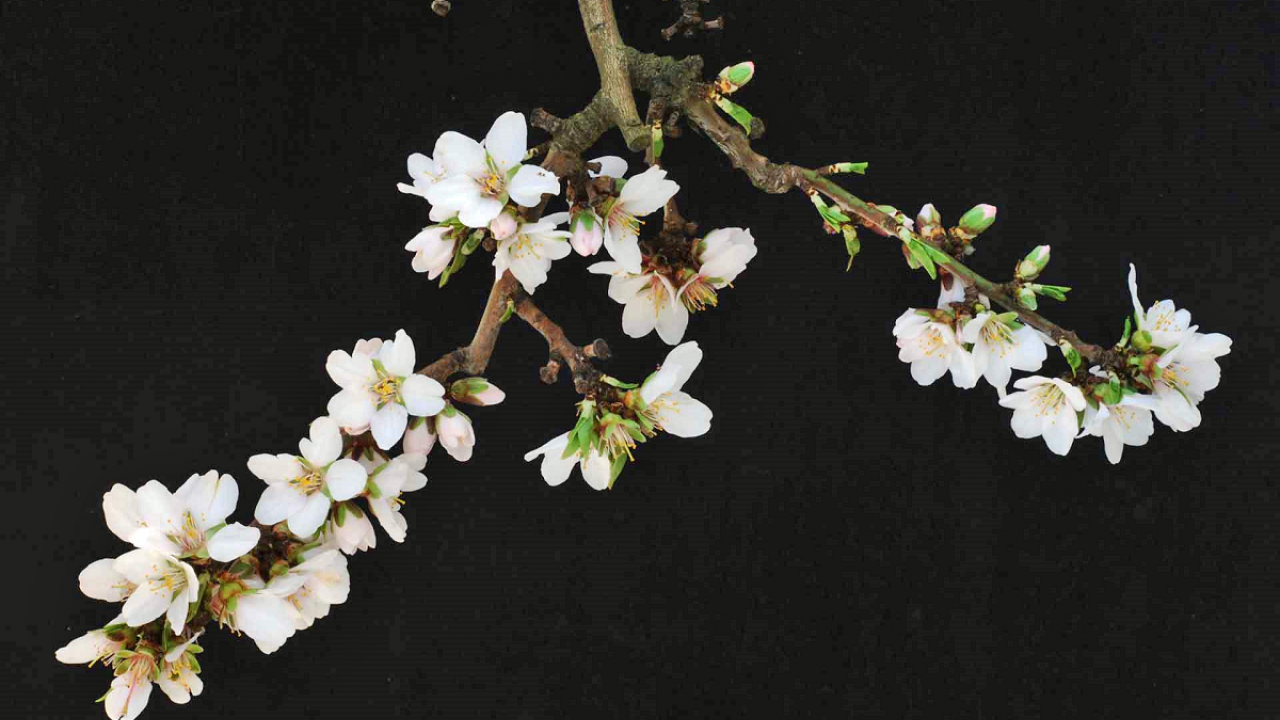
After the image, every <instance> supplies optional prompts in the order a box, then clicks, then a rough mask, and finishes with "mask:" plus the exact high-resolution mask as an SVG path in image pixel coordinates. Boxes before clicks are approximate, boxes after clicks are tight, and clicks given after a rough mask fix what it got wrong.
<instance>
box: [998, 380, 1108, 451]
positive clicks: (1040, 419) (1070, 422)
mask: <svg viewBox="0 0 1280 720" xmlns="http://www.w3.org/2000/svg"><path fill="white" fill-rule="evenodd" d="M1013 386H1014V387H1016V388H1018V389H1019V390H1021V391H1022V392H1015V393H1011V394H1010V395H1007V396H1005V397H1002V398H1000V404H1001V405H1003V406H1004V407H1007V408H1012V409H1013V419H1012V421H1011V424H1012V427H1013V434H1014V435H1017V436H1018V437H1020V438H1023V439H1028V438H1033V437H1042V436H1043V437H1044V442H1045V444H1046V445H1048V446H1049V450H1051V451H1053V452H1054V453H1055V454H1057V455H1066V454H1067V452H1068V451H1070V450H1071V443H1072V441H1073V440H1075V438H1076V432H1077V430H1079V427H1080V425H1079V421H1078V418H1077V416H1076V413H1078V412H1080V411H1082V410H1084V409H1085V407H1086V406H1087V404H1086V403H1085V400H1084V393H1082V392H1080V389H1079V388H1077V387H1076V386H1074V385H1072V384H1070V383H1068V382H1065V381H1063V380H1059V379H1058V378H1047V377H1041V376H1039V375H1033V376H1031V377H1025V378H1021V379H1019V380H1017V381H1015V382H1014V383H1013Z"/></svg>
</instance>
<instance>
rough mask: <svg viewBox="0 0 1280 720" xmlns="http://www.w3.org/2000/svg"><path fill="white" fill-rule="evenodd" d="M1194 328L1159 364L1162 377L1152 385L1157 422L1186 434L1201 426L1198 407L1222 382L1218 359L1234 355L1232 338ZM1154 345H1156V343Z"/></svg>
mask: <svg viewBox="0 0 1280 720" xmlns="http://www.w3.org/2000/svg"><path fill="white" fill-rule="evenodd" d="M1194 330H1195V329H1194V328H1192V329H1191V332H1189V333H1188V334H1187V335H1186V336H1184V337H1183V338H1182V340H1181V341H1180V342H1179V343H1178V346H1177V347H1175V348H1173V349H1172V350H1167V351H1165V353H1164V354H1163V355H1161V356H1160V360H1159V362H1158V363H1156V368H1157V370H1158V375H1156V376H1155V377H1153V379H1152V386H1153V390H1154V396H1155V399H1156V404H1155V406H1154V407H1152V410H1153V411H1154V412H1155V414H1156V419H1157V420H1159V421H1160V422H1162V423H1164V424H1165V425H1168V426H1169V427H1171V428H1173V430H1174V431H1175V432H1186V431H1188V430H1192V429H1194V428H1196V427H1198V426H1199V425H1200V408H1198V407H1197V406H1198V405H1199V404H1200V402H1201V401H1202V400H1204V396H1205V394H1206V393H1208V392H1209V391H1210V390H1213V389H1214V388H1216V387H1218V383H1219V382H1220V381H1221V380H1222V368H1221V367H1219V366H1218V361H1217V358H1219V357H1222V356H1223V355H1226V354H1228V353H1230V352H1231V338H1229V337H1227V336H1226V335H1223V334H1221V333H1211V334H1208V335H1205V334H1202V333H1198V332H1194ZM1153 344H1154V343H1153Z"/></svg>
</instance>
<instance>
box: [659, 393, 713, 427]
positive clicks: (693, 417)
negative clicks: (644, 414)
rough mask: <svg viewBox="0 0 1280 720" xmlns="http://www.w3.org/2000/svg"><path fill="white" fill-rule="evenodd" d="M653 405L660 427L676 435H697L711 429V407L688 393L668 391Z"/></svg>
mask: <svg viewBox="0 0 1280 720" xmlns="http://www.w3.org/2000/svg"><path fill="white" fill-rule="evenodd" d="M654 407H655V409H657V411H658V422H659V424H660V425H662V429H663V430H665V431H667V432H669V433H671V434H672V435H675V436H676V437H682V438H691V437H698V436H699V435H705V434H706V432H707V431H708V430H710V429H711V408H709V407H707V406H706V405H705V404H703V403H702V402H700V401H698V400H696V399H694V398H693V397H691V396H690V395H689V394H688V393H684V392H673V393H670V394H668V395H666V396H665V397H663V398H662V399H661V400H659V401H658V402H657V404H656V405H655V406H654Z"/></svg>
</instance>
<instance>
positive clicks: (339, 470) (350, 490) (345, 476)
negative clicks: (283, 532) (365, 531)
mask: <svg viewBox="0 0 1280 720" xmlns="http://www.w3.org/2000/svg"><path fill="white" fill-rule="evenodd" d="M368 477H369V474H368V473H367V472H365V469H364V467H363V466H362V465H361V464H360V463H358V462H356V461H355V460H352V459H350V458H343V459H341V460H339V461H337V462H335V463H334V464H332V465H330V466H329V472H327V473H325V476H324V484H325V487H327V488H329V495H330V496H332V497H333V499H334V500H337V501H338V502H342V501H343V500H350V499H351V498H353V497H355V496H357V495H359V494H360V493H362V492H364V486H365V480H366V479H367V478H368ZM308 534H310V533H308Z"/></svg>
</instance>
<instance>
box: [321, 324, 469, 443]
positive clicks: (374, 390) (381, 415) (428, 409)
mask: <svg viewBox="0 0 1280 720" xmlns="http://www.w3.org/2000/svg"><path fill="white" fill-rule="evenodd" d="M361 342H364V343H365V345H364V346H363V347H362V346H360V345H357V346H356V350H355V351H354V352H352V353H351V354H347V353H346V352H345V351H343V350H334V351H333V352H331V353H329V358H328V360H327V361H326V362H325V369H326V370H327V371H328V372H329V377H330V378H332V379H333V381H334V382H335V383H337V384H338V387H340V388H342V390H341V391H340V392H338V393H337V394H335V395H334V396H333V397H332V398H330V399H329V405H328V411H329V415H330V416H331V417H333V419H334V420H336V421H337V422H338V424H339V425H341V426H342V428H343V429H345V430H346V431H347V433H348V434H349V435H358V434H360V433H362V432H364V431H365V430H371V431H372V432H373V438H374V440H376V441H377V443H378V447H380V448H382V449H383V450H387V449H389V448H390V447H391V446H393V445H395V444H396V443H397V442H399V440H400V437H401V436H402V435H404V431H405V427H406V426H407V425H408V422H409V415H414V416H416V417H428V416H431V415H435V414H436V413H438V412H440V410H441V408H443V407H444V399H443V397H444V387H443V386H441V385H440V383H438V382H436V381H435V380H433V379H431V378H429V377H427V376H425V375H418V374H416V373H415V372H414V363H415V362H416V361H417V355H416V352H415V350H414V346H413V340H412V339H411V338H410V337H409V335H408V334H406V333H405V331H404V330H398V331H397V332H396V338H395V340H387V341H385V342H381V341H379V342H377V343H376V344H375V343H373V342H366V341H361ZM375 348H376V350H375ZM362 350H363V351H362Z"/></svg>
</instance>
